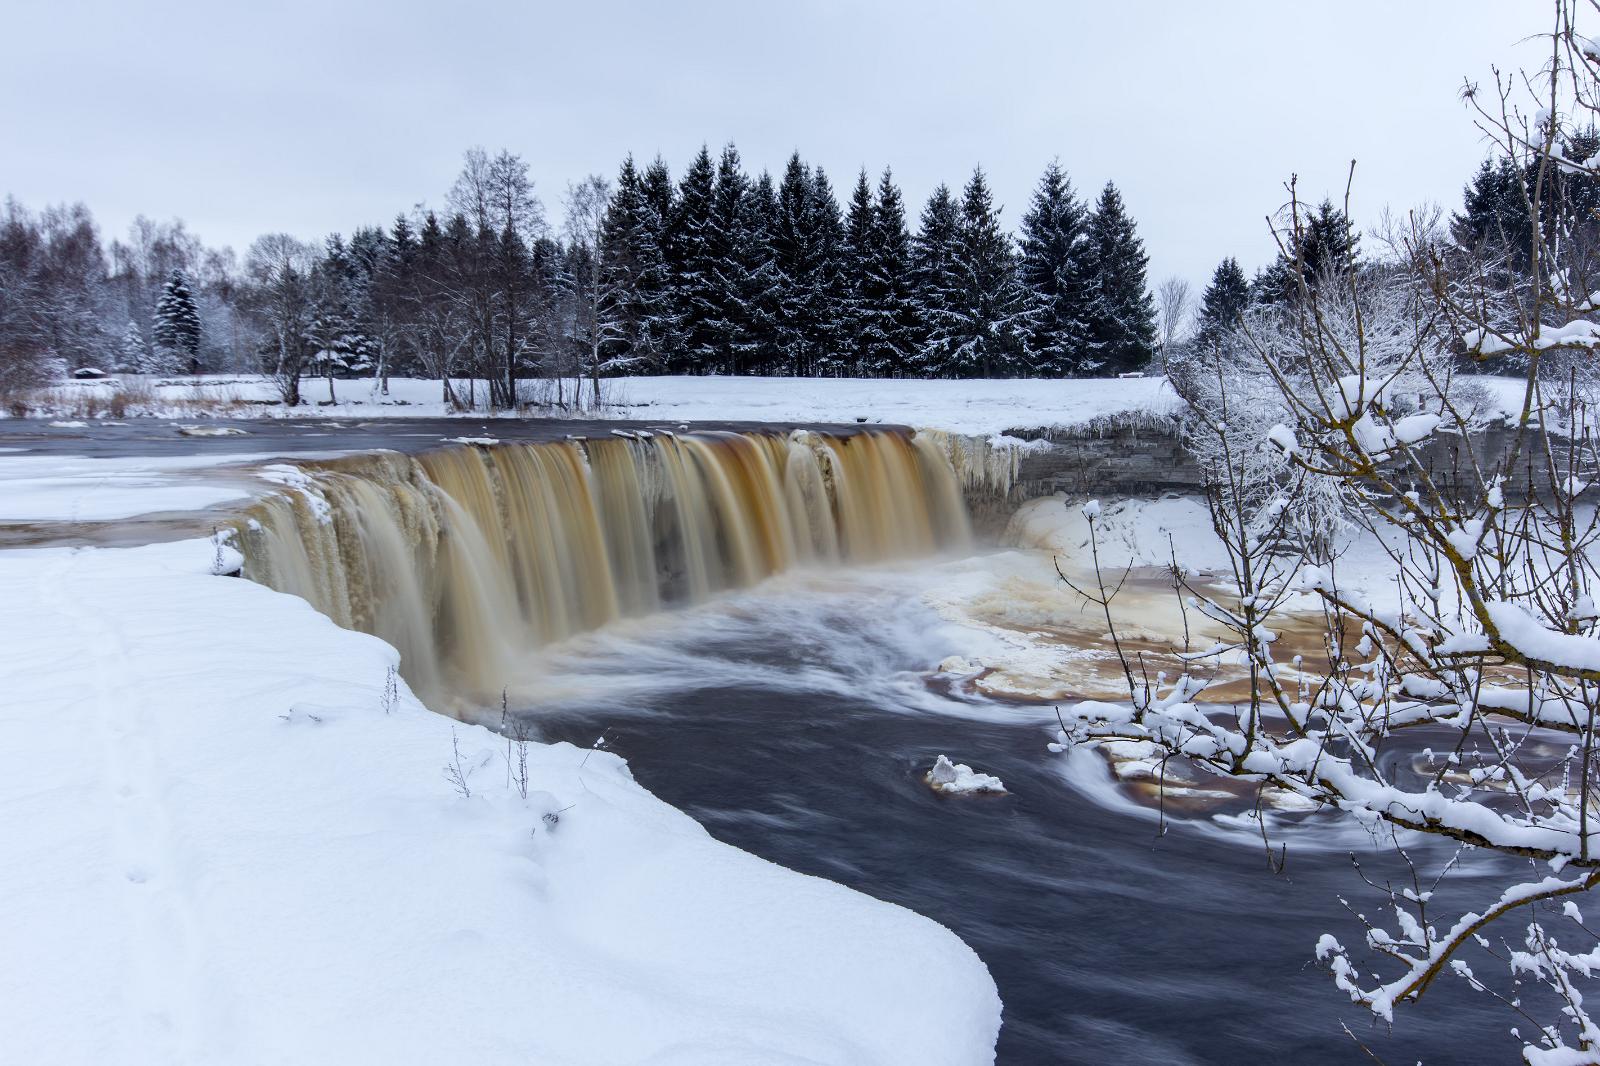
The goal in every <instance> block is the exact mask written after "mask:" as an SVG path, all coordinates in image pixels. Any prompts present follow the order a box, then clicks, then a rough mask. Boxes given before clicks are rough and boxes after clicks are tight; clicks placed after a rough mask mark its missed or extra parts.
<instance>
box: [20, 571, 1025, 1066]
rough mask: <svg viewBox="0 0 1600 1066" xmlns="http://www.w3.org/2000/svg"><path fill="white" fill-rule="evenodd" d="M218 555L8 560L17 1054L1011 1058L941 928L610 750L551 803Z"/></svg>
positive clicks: (41, 1057) (537, 749)
mask: <svg viewBox="0 0 1600 1066" xmlns="http://www.w3.org/2000/svg"><path fill="white" fill-rule="evenodd" d="M211 564H212V552H211V548H210V546H209V545H208V544H207V543H205V542H195V541H190V542H181V543H175V544H167V545H160V546H155V547H148V548H137V549H123V550H109V549H88V550H76V551H75V550H67V549H41V550H29V551H11V552H0V599H3V600H4V602H5V603H6V605H7V611H6V617H7V618H8V619H10V620H11V621H12V623H13V624H12V625H10V626H8V627H7V632H6V634H5V640H3V641H0V677H4V678H5V689H6V699H5V700H4V701H0V744H3V745H4V747H5V749H6V750H8V751H10V752H12V753H14V754H15V755H16V756H17V757H15V758H13V759H11V760H9V766H8V769H7V771H6V773H5V774H3V775H0V807H3V809H4V810H5V811H6V817H5V818H4V819H0V851H3V852H4V854H5V855H6V857H7V858H6V862H5V863H4V864H0V905H3V907H4V909H5V913H6V920H5V921H4V922H0V1032H3V1033H4V1037H3V1049H4V1050H3V1052H0V1059H4V1060H6V1061H12V1062H19V1063H20V1062H41V1063H42V1062H49V1063H53V1064H63V1063H98V1062H117V1063H135V1062H149V1063H173V1062H195V1063H201V1062H203V1063H228V1062H240V1063H242V1062H294V1063H340V1064H343V1063H352V1062H385V1063H448V1062H471V1063H496V1062H505V1063H512V1062H515V1063H529V1062H538V1063H552V1064H554V1063H560V1064H589V1063H593V1064H596V1066H599V1064H615V1063H623V1062H631V1063H674V1064H684V1066H689V1064H696V1066H703V1064H717V1063H726V1064H729V1066H733V1064H739V1066H748V1064H761V1063H773V1064H777V1063H784V1064H794V1063H800V1062H805V1063H838V1064H867V1063H882V1064H886V1066H887V1064H900V1063H907V1062H917V1063H930V1064H938V1063H948V1064H970V1063H983V1062H988V1061H990V1059H991V1057H992V1054H993V1050H992V1049H993V1044H994V1038H995V1034H996V1032H997V1029H998V1025H999V1009H1000V1008H999V1001H998V999H997V997H996V994H995V990H994V985H993V983H992V981H991V980H990V978H989V975H988V972H987V970H986V969H985V967H984V966H983V964H982V962H980V961H979V960H978V958H977V956H975V955H974V954H973V953H972V951H971V950H970V949H968V948H967V947H966V946H965V945H964V944H962V943H961V941H959V940H958V939H957V938H956V937H955V936H954V935H952V934H951V933H949V932H948V931H946V930H945V929H943V928H942V927H940V926H938V925H936V924H935V923H933V922H931V921H929V920H927V919H924V918H921V917H918V916H917V915H915V914H912V913H911V912H909V911H906V910H903V909H901V908H899V907H895V906H891V905H889V904H885V903H880V902H877V901H875V900H872V899H869V898H867V897H865V896H862V895H859V894H857V893H855V892H852V891H850V890H847V889H845V888H842V887H840V886H838V885H835V884H832V883H830V882H827V881H822V880H818V879H815V878H810V877H805V876H801V875H799V874H795V873H791V872H789V871H786V870H783V869H781V868H779V867H777V866H774V865H772V864H770V863H767V862H765V861H763V860H760V859H756V858H754V857H752V856H750V855H748V854H745V853H743V852H740V851H737V850H735V849H733V848H731V847H728V846H725V845H722V844H719V843H717V842H715V841H714V840H712V839H711V837H710V836H709V835H708V834H707V833H706V832H705V831H704V830H703V829H702V828H701V827H700V826H699V825H697V824H696V823H695V822H693V821H692V820H691V819H690V818H688V817H687V816H685V815H683V814H681V813H679V812H677V811H675V810H673V809H671V808H669V807H667V806H666V805H664V804H662V803H660V802H659V801H657V800H655V799H654V798H653V797H651V796H650V795H649V794H648V793H646V792H645V791H644V790H643V789H641V788H640V787H638V786H637V785H636V784H634V783H633V780H632V778H631V776H630V775H629V773H628V771H627V768H626V766H625V765H624V764H623V763H622V761H621V760H620V759H618V758H616V757H614V756H612V755H609V754H607V753H605V752H604V751H590V750H583V749H575V748H573V747H571V746H566V745H555V746H543V745H532V746H531V747H530V750H529V753H528V763H529V776H530V778H531V781H530V786H529V792H528V796H527V799H526V800H524V799H523V798H522V797H521V795H520V791H519V790H518V789H517V787H516V786H515V785H514V784H510V783H508V776H509V772H508V763H507V760H506V757H505V756H506V745H505V743H504V741H503V740H501V739H500V738H499V737H497V736H496V735H494V734H491V733H490V732H488V731H486V730H484V729H481V728H477V727H470V726H460V725H455V724H453V723H452V722H451V721H450V720H449V719H447V718H444V717H442V716H439V715H435V714H433V713H431V712H428V711H426V710H425V709H424V708H422V707H421V706H420V705H419V704H418V703H416V701H415V700H414V699H412V698H411V697H410V696H409V694H408V693H407V692H406V691H405V689H404V685H403V684H402V685H401V686H400V689H399V694H398V699H397V700H396V701H395V702H394V705H393V706H392V707H389V708H386V705H385V704H386V700H385V683H386V679H387V676H388V675H387V670H388V668H389V667H390V666H391V665H392V664H393V663H394V661H395V654H394V652H393V650H392V649H390V648H389V647H388V646H387V645H384V644H382V643H381V642H379V641H378V640H376V639H374V638H371V637H367V636H364V635H362V634H357V633H352V632H348V631H344V630H341V629H338V628H336V627H335V626H334V625H333V624H332V623H331V622H329V621H328V620H327V619H326V618H325V617H323V616H321V615H318V614H316V613H314V612H313V611H312V610H311V609H310V608H309V607H307V605H306V604H305V603H304V602H302V601H300V600H298V599H294V598H291V597H288V596H283V595H280V594H278V593H275V592H272V591H270V590H268V589H266V588H263V587H261V586H258V585H255V584H252V583H250V582H247V581H240V580H235V579H229V578H223V577H213V576H211V575H210V572H209V571H210V567H211ZM453 742H455V743H456V744H457V745H459V752H460V755H459V763H460V766H461V768H462V770H463V773H464V775H465V776H466V779H467V788H468V789H469V790H470V792H471V795H470V796H465V795H462V794H461V793H460V792H458V791H457V790H456V789H454V788H453V787H452V785H451V783H450V782H449V781H447V780H446V777H445V775H444V774H443V773H442V772H441V768H442V767H443V766H445V765H446V764H452V765H454V764H455V762H456V756H455V754H454V749H453V747H452V743H453ZM515 758H516V757H515V755H514V754H513V760H512V765H514V763H515Z"/></svg>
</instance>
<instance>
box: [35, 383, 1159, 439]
mask: <svg viewBox="0 0 1600 1066" xmlns="http://www.w3.org/2000/svg"><path fill="white" fill-rule="evenodd" d="M124 387H127V388H129V389H130V390H131V391H130V392H129V394H128V395H130V396H132V397H133V398H132V399H131V400H130V401H129V406H128V407H127V408H126V410H125V411H124V415H140V414H153V415H158V416H160V417H165V418H195V417H202V416H205V415H208V414H210V415H220V416H226V417H231V418H250V417H286V416H292V417H317V418H327V417H330V416H334V417H340V418H373V417H384V418H391V417H432V418H438V417H443V416H446V415H449V414H451V413H452V412H450V411H449V410H448V409H447V408H446V407H445V406H444V403H443V400H442V389H441V388H440V385H439V382H437V381H422V380H416V379H408V378H391V379H390V382H389V392H388V395H386V396H385V395H380V394H378V393H377V392H376V391H375V389H374V383H373V382H371V381H364V380H358V381H339V382H336V383H335V388H334V395H335V396H336V398H337V400H338V403H336V404H328V403H327V402H326V401H327V387H326V383H325V382H321V381H308V382H306V383H305V386H304V390H303V392H304V396H305V399H306V403H305V404H303V405H302V406H301V407H298V408H294V409H286V408H283V407H281V406H276V405H274V404H273V401H274V400H275V399H276V393H274V391H273V388H272V383H271V382H270V381H269V380H268V379H266V378H264V377H261V376H259V375H213V376H207V377H201V378H167V379H148V380H138V379H134V378H123V379H108V380H102V381H91V382H71V383H69V384H65V385H61V386H59V387H57V388H55V389H52V390H48V391H47V392H46V393H44V394H41V396H40V397H39V400H40V407H39V411H40V413H41V414H43V415H45V416H48V417H56V418H85V417H87V418H90V419H92V418H95V417H97V416H98V417H111V416H110V413H109V412H110V411H111V409H112V408H111V405H110V404H111V399H112V397H113V396H114V395H115V394H116V393H117V391H118V390H119V389H121V388H124ZM482 391H483V390H482V385H481V383H480V385H479V388H478V393H479V395H481V394H482ZM459 392H460V393H461V394H462V395H463V396H464V395H465V394H466V388H465V386H464V385H462V386H460V387H459ZM602 397H603V399H604V400H605V405H604V406H603V407H602V408H601V409H600V410H599V411H583V412H579V413H580V414H581V415H582V416H583V417H586V418H592V417H602V418H604V417H609V418H627V419H641V420H646V421H658V420H659V421H676V422H695V421H741V422H744V421H750V422H812V423H815V422H856V421H866V422H888V423H898V424H902V425H911V426H926V427H930V428H936V429H943V430H948V431H950V432H952V433H967V434H975V435H984V436H987V435H990V434H994V433H999V432H1001V431H1003V430H1006V429H1012V428H1031V427H1036V426H1049V425H1056V424H1060V425H1072V424H1075V423H1080V422H1086V421H1088V420H1090V419H1092V418H1095V417H1097V416H1099V415H1104V414H1112V413H1116V412H1119V411H1131V410H1152V411H1165V410H1171V409H1172V408H1173V407H1174V406H1175V405H1176V404H1177V403H1178V402H1179V401H1178V398H1177V397H1176V396H1175V395H1174V394H1173V392H1172V390H1171V389H1170V388H1168V387H1167V386H1166V384H1165V382H1164V381H1163V380H1162V379H1161V378H1159V377H1144V378H1111V379H1072V380H1016V379H1004V380H983V381H913V380H884V379H877V378H872V379H852V378H756V377H633V378H608V379H606V380H605V381H604V383H603V388H602ZM544 413H547V412H541V414H544ZM119 417H120V416H119ZM476 417H479V418H481V417H482V413H481V412H479V413H478V414H477V415H476Z"/></svg>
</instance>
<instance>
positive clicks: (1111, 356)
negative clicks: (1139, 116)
mask: <svg viewBox="0 0 1600 1066" xmlns="http://www.w3.org/2000/svg"><path fill="white" fill-rule="evenodd" d="M1088 238H1089V239H1088V248H1087V253H1088V254H1087V256H1086V258H1085V264H1086V265H1087V266H1088V267H1089V268H1090V269H1091V270H1092V271H1093V274H1092V276H1093V286H1092V289H1091V293H1090V300H1089V303H1088V305H1087V307H1086V309H1085V314H1084V324H1085V327H1086V329H1085V343H1084V352H1085V358H1084V359H1083V360H1081V361H1080V362H1079V366H1078V369H1079V372H1080V373H1089V374H1119V373H1125V372H1127V371H1132V370H1138V369H1140V368H1141V367H1143V366H1144V365H1145V364H1146V363H1148V362H1149V361H1150V359H1151V357H1152V356H1153V355H1154V354H1155V341H1156V312H1155V302H1154V301H1153V300H1152V299H1151V298H1150V293H1149V291H1148V290H1147V289H1146V288H1145V270H1146V268H1147V267H1148V265H1149V257H1148V256H1147V255H1145V251H1144V242H1143V241H1142V240H1140V239H1139V236H1138V233H1137V232H1136V230H1135V227H1134V224H1133V219H1131V218H1129V217H1128V213H1127V210H1126V209H1125V208H1124V207H1123V203H1122V194H1121V193H1119V192H1118V191H1117V187H1116V186H1115V185H1113V184H1111V183H1110V182H1107V183H1106V187H1105V188H1104V189H1103V190H1101V193H1100V198H1099V200H1097V201H1096V202H1095V206H1094V211H1093V212H1092V213H1091V214H1090V216H1089V230H1088Z"/></svg>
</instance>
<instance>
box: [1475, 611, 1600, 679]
mask: <svg viewBox="0 0 1600 1066" xmlns="http://www.w3.org/2000/svg"><path fill="white" fill-rule="evenodd" d="M1484 609H1485V610H1486V611H1487V612H1488V614H1489V620H1490V621H1491V622H1493V623H1494V628H1495V630H1496V631H1497V632H1498V633H1499V635H1500V639H1501V640H1503V641H1505V642H1506V643H1507V644H1509V645H1511V646H1512V647H1513V648H1515V649H1517V651H1519V652H1521V653H1522V654H1523V655H1524V656H1526V657H1527V658H1529V659H1534V660H1537V661H1539V662H1545V663H1550V664H1552V665H1554V666H1557V667H1561V668H1564V669H1571V670H1588V671H1600V640H1596V639H1595V638H1594V637H1584V636H1578V635H1575V634H1571V633H1558V632H1556V631H1555V630H1553V629H1547V628H1545V627H1544V626H1543V625H1541V624H1540V623H1539V621H1538V619H1536V618H1534V617H1533V615H1531V614H1529V613H1528V611H1527V609H1526V608H1524V607H1523V606H1522V605H1521V604H1518V603H1513V602H1511V601H1508V600H1501V601H1495V602H1491V603H1487V604H1485V605H1484Z"/></svg>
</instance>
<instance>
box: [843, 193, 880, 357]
mask: <svg viewBox="0 0 1600 1066" xmlns="http://www.w3.org/2000/svg"><path fill="white" fill-rule="evenodd" d="M874 228H875V227H874V222H873V210H872V186H871V184H870V183H868V181H867V169H866V168H865V167H862V168H861V171H860V173H859V174H857V175H856V187H855V191H854V192H853V193H851V195H850V206H849V207H848V208H846V209H845V221H844V240H843V242H842V243H841V245H840V248H839V281H840V291H839V294H838V300H839V340H840V345H841V348H840V351H839V352H838V355H839V358H840V362H841V364H842V366H843V368H844V370H845V372H846V373H848V374H850V375H852V376H855V377H860V376H862V375H864V374H866V373H868V370H867V367H868V364H869V360H870V356H869V354H868V353H869V351H870V349H871V348H872V347H873V340H872V338H871V337H870V336H869V331H870V329H871V327H872V319H873V308H872V305H871V301H872V297H871V294H870V293H869V291H868V288H869V285H868V281H867V272H868V270H869V269H870V264H871V261H872V256H873V247H872V237H873V232H874Z"/></svg>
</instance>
